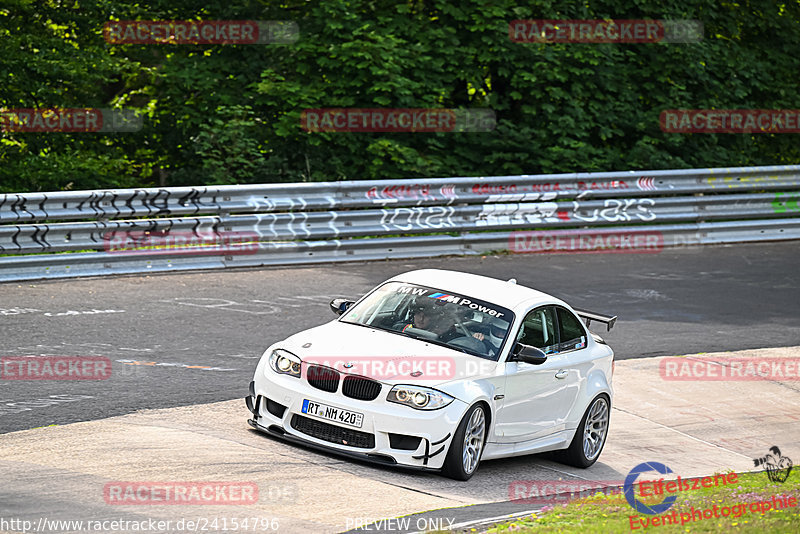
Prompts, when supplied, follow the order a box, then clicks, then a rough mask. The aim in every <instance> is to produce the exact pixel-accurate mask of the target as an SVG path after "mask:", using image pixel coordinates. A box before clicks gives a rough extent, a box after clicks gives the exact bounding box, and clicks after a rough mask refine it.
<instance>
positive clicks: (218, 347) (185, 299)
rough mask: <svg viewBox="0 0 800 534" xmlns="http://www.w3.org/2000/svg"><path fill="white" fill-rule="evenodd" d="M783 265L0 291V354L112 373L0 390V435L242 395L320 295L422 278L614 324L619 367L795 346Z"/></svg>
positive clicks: (596, 262) (717, 262)
mask: <svg viewBox="0 0 800 534" xmlns="http://www.w3.org/2000/svg"><path fill="white" fill-rule="evenodd" d="M798 260H800V244H798V243H797V242H785V243H774V244H753V245H737V246H725V247H706V248H686V249H679V250H674V251H664V252H661V253H659V254H583V255H569V254H561V255H515V256H488V257H484V258H446V259H431V260H417V261H405V260H404V261H387V262H374V263H353V264H335V265H328V266H314V267H291V268H265V269H252V270H236V271H224V272H206V273H202V272H198V273H190V274H166V275H156V276H135V277H133V276H131V277H119V278H96V279H83V280H70V281H51V282H42V283H23V284H20V283H11V284H0V356H2V357H7V356H26V355H36V356H47V355H53V356H92V355H93V356H102V357H106V358H109V359H110V360H111V362H112V372H111V376H110V377H109V378H108V379H107V380H101V381H35V382H34V381H18V380H8V379H6V378H3V379H0V433H5V432H12V431H15V430H22V429H28V428H34V427H40V426H46V425H52V424H59V425H60V424H66V423H71V422H77V421H85V420H94V419H100V418H104V417H109V416H114V415H122V414H126V413H131V412H134V411H137V410H140V409H147V408H167V407H173V406H185V405H193V404H199V403H209V402H214V401H222V400H229V399H233V398H237V397H243V396H244V395H245V394H246V389H247V384H248V383H249V381H250V379H251V376H252V372H253V369H254V368H255V365H256V361H257V359H258V358H259V357H260V354H261V352H262V351H263V350H264V349H265V348H266V347H267V346H268V345H269V344H270V343H272V342H273V341H275V340H277V339H280V338H283V337H286V336H287V335H289V334H292V333H294V332H297V331H300V330H302V329H305V328H309V327H311V326H315V325H318V324H321V323H323V322H325V321H329V320H331V319H332V318H333V316H332V314H331V312H330V310H329V309H328V302H329V301H330V299H331V298H334V297H337V296H350V297H356V296H359V295H361V294H362V293H364V292H365V291H367V290H369V289H370V288H371V287H373V286H375V285H376V284H377V283H379V282H381V281H382V280H384V279H386V278H389V277H390V276H393V275H395V274H398V273H401V272H404V271H407V270H411V269H415V268H423V267H433V268H445V269H454V270H461V271H468V272H474V273H478V274H484V275H488V276H494V277H496V278H501V279H506V278H510V277H515V278H517V279H518V281H519V283H520V284H523V285H529V286H531V287H535V288H537V289H541V290H543V291H546V292H549V293H552V294H554V295H556V296H558V297H560V298H563V299H564V300H566V301H567V302H569V303H570V304H572V305H574V306H577V307H581V308H587V309H590V310H595V311H598V312H604V313H612V314H616V315H618V316H619V320H618V322H617V326H616V327H615V329H614V330H612V331H611V332H609V333H607V334H606V333H604V332H599V333H601V334H602V335H603V336H604V337H605V338H606V339H607V341H608V342H609V343H610V344H611V346H612V347H613V348H614V349H615V351H616V353H617V357H618V358H620V359H627V358H638V357H644V356H658V355H673V354H687V353H696V352H704V351H727V350H740V349H749V348H761V347H780V346H791V345H800V275H799V274H798V270H799V269H800V261H798ZM245 417H246V413H245V410H244V408H243V409H242V418H243V420H244V418H245Z"/></svg>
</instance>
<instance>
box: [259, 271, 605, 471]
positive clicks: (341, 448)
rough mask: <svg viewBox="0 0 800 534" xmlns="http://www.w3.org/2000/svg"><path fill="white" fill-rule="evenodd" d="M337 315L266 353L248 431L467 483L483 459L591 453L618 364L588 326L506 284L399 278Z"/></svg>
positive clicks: (430, 276)
mask: <svg viewBox="0 0 800 534" xmlns="http://www.w3.org/2000/svg"><path fill="white" fill-rule="evenodd" d="M331 308H332V309H333V311H334V313H336V314H337V315H338V316H339V317H338V318H337V319H336V320H334V321H332V322H330V323H327V324H324V325H322V326H318V327H315V328H312V329H310V330H306V331H303V332H300V333H298V334H294V335H293V336H290V337H289V338H287V339H285V340H283V341H279V342H277V343H275V344H273V345H272V346H270V347H269V348H268V349H267V350H266V351H265V352H264V354H263V356H262V357H261V360H260V361H259V363H258V366H257V368H256V372H255V376H254V378H253V381H252V382H251V383H250V395H249V396H248V397H247V398H246V399H245V400H246V403H247V407H248V409H249V410H250V412H251V413H252V418H251V419H250V420H249V423H250V425H251V426H253V427H254V428H256V429H258V430H261V431H263V432H266V433H268V434H270V435H272V436H276V437H280V438H282V439H285V440H288V441H291V442H295V443H302V444H305V445H310V446H313V447H317V448H324V449H327V450H332V451H336V452H338V453H340V454H343V455H346V456H350V457H355V458H360V459H364V460H369V461H373V462H380V463H383V464H393V465H398V466H406V467H412V468H419V469H434V470H441V471H442V472H443V473H444V474H445V475H447V476H449V477H452V478H455V479H459V480H467V479H469V478H470V477H471V476H472V475H473V474H474V473H475V470H476V469H477V468H478V465H479V463H480V462H481V460H490V459H493V458H503V457H509V456H517V455H522V454H531V453H539V452H545V451H559V452H558V453H557V454H558V456H559V457H560V458H561V459H562V461H564V462H565V463H568V464H571V465H575V466H579V467H588V466H590V465H592V464H593V463H594V462H595V461H597V458H598V457H599V456H600V453H601V451H602V450H603V445H604V444H605V440H606V435H607V433H608V425H609V414H610V410H611V403H612V400H613V389H612V387H611V375H612V370H613V358H614V354H613V351H612V350H611V348H610V347H609V346H608V345H607V344H606V343H605V342H604V341H603V340H602V339H601V338H600V337H599V336H597V335H596V334H593V333H591V332H589V331H588V330H587V327H586V326H584V324H583V322H582V321H581V318H582V319H584V320H585V321H586V324H587V325H589V324H591V321H598V322H602V323H605V324H606V325H607V327H608V328H609V329H610V328H611V327H612V326H613V324H614V322H615V320H616V317H610V316H605V315H601V314H598V313H593V312H586V311H582V310H575V309H573V308H571V307H570V306H569V305H568V304H566V303H565V302H562V301H560V300H558V299H556V298H554V297H552V296H550V295H547V294H545V293H542V292H539V291H536V290H533V289H529V288H527V287H522V286H520V285H518V284H516V283H515V281H514V280H509V281H506V282H504V281H501V280H496V279H492V278H487V277H483V276H478V275H473V274H466V273H460V272H452V271H443V270H430V269H429V270H419V271H412V272H408V273H405V274H401V275H399V276H396V277H394V278H392V279H390V280H388V281H386V282H384V283H383V284H381V285H379V286H378V287H376V288H375V289H373V290H372V291H371V292H370V293H368V294H367V295H366V296H364V297H362V298H361V299H360V300H359V301H358V302H351V301H347V300H345V299H335V300H334V301H332V302H331Z"/></svg>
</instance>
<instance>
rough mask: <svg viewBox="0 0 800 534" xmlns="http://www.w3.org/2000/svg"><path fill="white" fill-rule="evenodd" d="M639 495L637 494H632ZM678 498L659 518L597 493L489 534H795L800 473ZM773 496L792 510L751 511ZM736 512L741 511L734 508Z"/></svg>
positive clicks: (746, 479) (744, 476)
mask: <svg viewBox="0 0 800 534" xmlns="http://www.w3.org/2000/svg"><path fill="white" fill-rule="evenodd" d="M637 493H638V492H637ZM676 495H677V497H678V499H677V501H676V502H675V504H674V505H673V506H672V507H671V508H670V509H669V510H667V511H666V512H664V513H663V514H659V515H645V514H639V513H637V512H636V510H634V509H633V508H632V507H631V506H630V505H629V504H628V501H627V500H625V496H624V495H622V494H617V495H604V494H602V493H597V494H595V495H593V496H591V497H587V498H584V499H578V500H575V501H572V502H570V503H568V504H564V505H557V506H556V507H555V508H554V507H550V506H548V507H545V508H544V509H543V510H542V512H541V513H539V514H534V515H532V516H528V517H526V518H522V519H519V520H516V521H512V522H507V523H502V524H499V525H496V526H495V527H493V528H491V529H489V532H490V533H491V534H505V533H512V532H513V533H514V534H527V533H539V532H564V533H570V532H575V533H582V534H583V533H592V534H595V533H596V534H606V533H631V532H636V533H641V532H656V533H665V534H668V533H678V532H680V533H685V532H800V474H799V473H798V470H797V469H795V470H793V471H792V472H791V475H790V476H789V478H788V479H787V480H786V482H785V483H783V484H780V483H773V482H770V480H769V479H768V478H767V474H766V473H763V472H757V473H741V474H739V475H738V478H737V481H736V482H735V483H733V484H731V485H727V486H717V487H710V488H699V489H697V490H690V491H682V492H679V493H677V494H676ZM776 496H785V497H786V499H789V498H791V497H794V499H795V506H794V507H787V508H783V509H780V510H768V511H765V512H764V513H763V514H762V513H761V512H760V511H759V510H756V511H755V512H753V511H751V509H750V504H751V503H757V502H759V501H770V504H771V502H772V498H773V497H776ZM639 499H640V500H642V501H644V502H647V503H648V504H656V503H658V502H661V500H662V497H660V496H659V497H655V498H642V497H639ZM744 504H746V505H747V510H746V511H745V512H744V513H743V514H742V515H741V516H740V517H733V514H732V515H730V516H729V517H722V514H721V513H720V517H718V518H717V517H711V518H710V519H706V518H703V519H700V520H695V521H689V522H686V523H685V524H684V525H681V513H686V514H691V513H692V508H694V509H695V510H705V509H712V510H713V508H714V506H715V505H716V506H717V508H718V510H722V509H723V507H729V508H732V507H733V506H735V505H744ZM739 510H741V507H740V508H739ZM673 511H674V512H675V513H676V514H677V518H678V519H677V523H676V524H672V525H670V524H666V525H663V526H660V525H659V526H653V525H650V526H649V527H648V528H645V527H644V526H643V525H642V524H641V523H636V522H635V520H634V526H635V527H638V528H637V529H633V530H632V528H631V521H630V519H629V518H630V517H631V516H633V517H638V518H640V519H642V520H645V518H647V519H650V520H651V521H652V520H653V519H654V518H660V517H664V516H672V512H673Z"/></svg>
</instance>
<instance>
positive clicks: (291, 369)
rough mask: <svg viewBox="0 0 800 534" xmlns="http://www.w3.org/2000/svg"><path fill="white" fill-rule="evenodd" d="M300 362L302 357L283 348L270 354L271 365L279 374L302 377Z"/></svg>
mask: <svg viewBox="0 0 800 534" xmlns="http://www.w3.org/2000/svg"><path fill="white" fill-rule="evenodd" d="M300 363H301V362H300V358H298V357H297V356H295V355H294V354H292V353H291V352H289V351H286V350H283V349H275V350H273V351H272V354H270V355H269V366H270V367H272V370H273V371H275V372H276V373H278V374H279V375H289V376H293V377H295V378H300Z"/></svg>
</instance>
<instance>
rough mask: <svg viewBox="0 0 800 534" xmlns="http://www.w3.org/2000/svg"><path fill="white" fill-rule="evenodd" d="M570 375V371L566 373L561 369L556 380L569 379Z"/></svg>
mask: <svg viewBox="0 0 800 534" xmlns="http://www.w3.org/2000/svg"><path fill="white" fill-rule="evenodd" d="M568 374H569V371H565V370H564V369H561V370H560V371H559V372H557V373H556V378H567V375H568Z"/></svg>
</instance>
